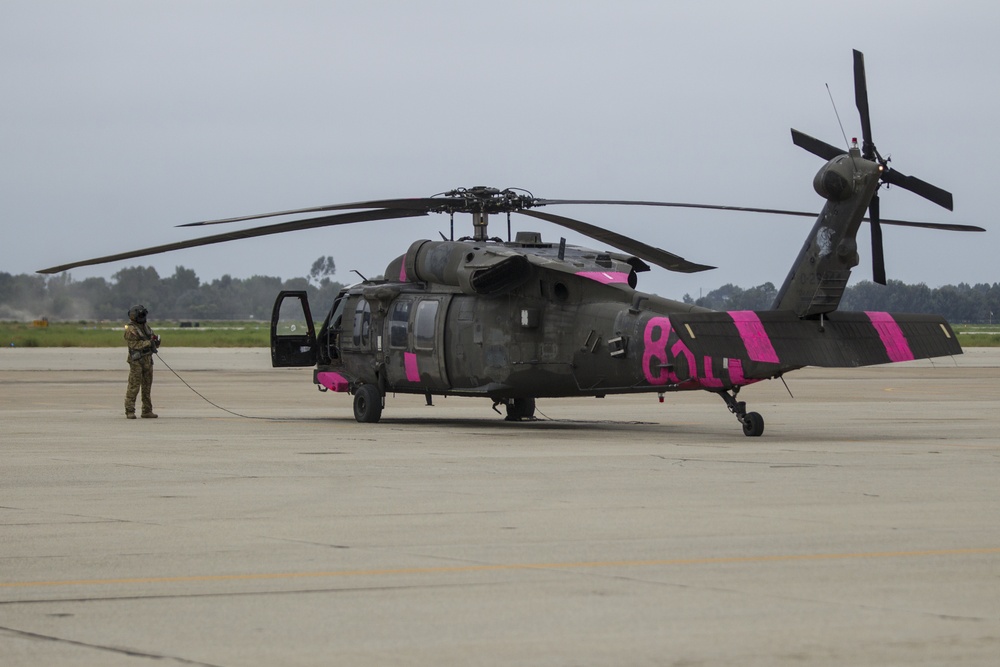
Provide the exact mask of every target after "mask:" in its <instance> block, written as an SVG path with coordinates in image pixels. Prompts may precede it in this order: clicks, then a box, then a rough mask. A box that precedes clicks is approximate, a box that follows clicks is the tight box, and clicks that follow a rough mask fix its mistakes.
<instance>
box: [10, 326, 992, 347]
mask: <svg viewBox="0 0 1000 667" xmlns="http://www.w3.org/2000/svg"><path fill="white" fill-rule="evenodd" d="M123 324H124V323H118V322H51V323H49V324H48V326H44V327H38V326H35V325H33V324H32V323H31V322H0V345H2V346H3V347H12V346H13V347H123V346H124V345H125V343H124V342H123V340H122V333H123ZM198 324H199V326H197V327H181V326H180V323H179V322H171V321H164V322H150V326H152V327H153V330H154V331H156V333H158V334H159V335H160V337H161V338H162V339H163V343H164V345H167V346H170V347H270V345H271V343H270V324H269V323H268V322H259V321H247V322H235V321H222V322H199V323H198ZM954 329H955V331H956V332H958V335H959V341H960V342H961V343H962V346H963V347H1000V324H998V325H987V324H959V325H954Z"/></svg>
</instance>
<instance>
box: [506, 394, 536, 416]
mask: <svg viewBox="0 0 1000 667" xmlns="http://www.w3.org/2000/svg"><path fill="white" fill-rule="evenodd" d="M534 416H535V399H533V398H515V399H513V400H511V401H510V402H508V403H507V416H506V417H505V419H506V420H507V421H509V422H516V421H521V420H522V419H532V418H534Z"/></svg>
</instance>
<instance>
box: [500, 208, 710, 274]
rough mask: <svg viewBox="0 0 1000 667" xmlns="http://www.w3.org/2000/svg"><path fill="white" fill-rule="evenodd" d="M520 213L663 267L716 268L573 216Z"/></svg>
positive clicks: (681, 269)
mask: <svg viewBox="0 0 1000 667" xmlns="http://www.w3.org/2000/svg"><path fill="white" fill-rule="evenodd" d="M518 213H520V214H521V215H528V216H531V217H532V218H538V219H539V220H547V221H548V222H551V223H554V224H556V225H560V226H562V227H566V228H567V229H572V230H573V231H576V232H579V233H581V234H583V235H584V236H589V237H590V238H592V239H597V240H598V241H602V242H604V243H607V244H608V245H610V246H613V247H615V248H618V249H619V250H624V251H625V252H627V253H629V254H631V255H635V256H636V257H638V258H639V259H644V260H646V261H647V262H651V263H653V264H656V265H657V266H660V267H663V268H664V269H667V270H669V271H678V272H680V273H696V272H698V271H707V270H708V269H714V268H715V267H714V266H706V265H704V264H695V263H694V262H689V261H688V260H686V259H684V258H683V257H680V256H678V255H675V254H673V253H672V252H667V251H666V250H663V249H661V248H656V247H653V246H651V245H647V244H645V243H642V242H641V241H636V240H635V239H632V238H629V237H628V236H623V235H621V234H617V233H615V232H612V231H609V230H607V229H603V228H601V227H597V226H595V225H591V224H588V223H586V222H581V221H579V220H574V219H573V218H566V217H564V216H561V215H552V214H551V213H540V212H539V211H523V210H522V211H518Z"/></svg>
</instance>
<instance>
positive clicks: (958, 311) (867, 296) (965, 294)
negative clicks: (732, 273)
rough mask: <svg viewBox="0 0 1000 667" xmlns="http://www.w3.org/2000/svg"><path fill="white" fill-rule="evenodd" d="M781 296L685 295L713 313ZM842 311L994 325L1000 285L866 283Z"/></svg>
mask: <svg viewBox="0 0 1000 667" xmlns="http://www.w3.org/2000/svg"><path fill="white" fill-rule="evenodd" d="M777 294H778V289H777V288H776V287H775V286H774V285H773V284H772V283H764V284H763V285H757V286H756V287H751V288H749V289H743V288H741V287H737V286H736V285H732V284H729V285H723V286H722V287H720V288H719V289H716V290H712V291H711V292H709V293H708V294H706V295H705V296H703V297H700V298H697V299H694V298H692V297H691V296H690V295H688V294H685V295H684V301H685V303H693V304H696V305H699V306H704V307H705V308H711V309H713V310H767V309H768V308H770V307H771V305H772V304H773V303H774V298H775V297H776V296H777ZM840 308H841V309H842V310H883V311H884V310H887V311H892V312H897V313H936V314H938V315H943V316H944V317H945V318H946V319H947V320H948V321H949V322H956V323H957V322H961V323H966V324H978V323H990V324H992V323H993V322H994V320H995V319H996V317H997V316H998V315H1000V283H993V284H992V285H988V284H986V283H981V284H978V285H968V284H966V283H961V284H959V285H945V286H943V287H928V286H927V285H924V284H923V283H920V284H918V285H907V284H906V283H903V282H901V281H898V280H890V281H888V284H887V285H876V284H875V283H873V282H871V281H870V280H863V281H861V282H859V283H857V284H856V285H852V286H850V287H848V288H847V291H846V292H845V293H844V298H843V300H842V301H841V304H840Z"/></svg>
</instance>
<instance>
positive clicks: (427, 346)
mask: <svg viewBox="0 0 1000 667" xmlns="http://www.w3.org/2000/svg"><path fill="white" fill-rule="evenodd" d="M437 311H438V302H437V301H421V302H420V303H419V304H417V314H416V316H415V317H414V318H413V339H414V342H413V344H414V347H416V348H417V349H418V350H432V349H434V321H435V319H437Z"/></svg>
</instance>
